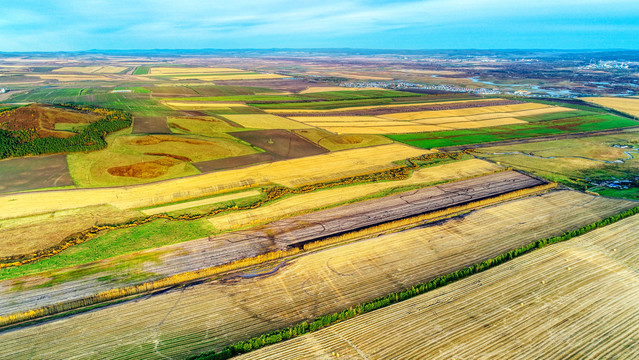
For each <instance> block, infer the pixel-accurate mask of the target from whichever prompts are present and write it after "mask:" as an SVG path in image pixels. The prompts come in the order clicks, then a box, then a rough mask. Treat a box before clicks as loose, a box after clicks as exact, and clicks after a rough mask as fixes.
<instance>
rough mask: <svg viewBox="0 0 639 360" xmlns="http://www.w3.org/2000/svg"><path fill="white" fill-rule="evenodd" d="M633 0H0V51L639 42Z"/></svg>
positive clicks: (638, 5)
mask: <svg viewBox="0 0 639 360" xmlns="http://www.w3.org/2000/svg"><path fill="white" fill-rule="evenodd" d="M638 39H639V0H607V1H606V0H552V1H551V0H528V1H527V0H510V1H505V0H426V1H408V0H406V1H402V0H389V1H381V0H367V1H364V0H319V1H307V0H296V1H290V0H289V1H284V0H257V1H256V0H252V1H248V0H227V1H220V0H182V1H180V0H55V1H51V0H49V1H47V0H0V51H56V50H64V51H73V50H89V49H159V48H162V49H179V48H182V49H185V48H190V49H197V48H219V49H237V48H320V47H322V48H325V47H336V48H342V47H351V48H378V49H400V48H401V49H469V48H475V49H506V48H509V49H513V48H522V49H526V48H538V49H539V48H555V49H556V48H561V49H605V48H626V49H639V40H638Z"/></svg>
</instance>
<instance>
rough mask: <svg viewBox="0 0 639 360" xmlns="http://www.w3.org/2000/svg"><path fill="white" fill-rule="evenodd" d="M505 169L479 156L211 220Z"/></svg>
mask: <svg viewBox="0 0 639 360" xmlns="http://www.w3.org/2000/svg"><path fill="white" fill-rule="evenodd" d="M501 169H503V168H502V167H501V166H499V165H496V164H494V163H491V162H488V161H483V160H478V159H471V160H465V161H459V162H454V163H451V164H445V165H438V166H433V167H428V168H424V169H419V170H416V171H414V172H413V174H412V175H411V177H410V178H409V179H406V180H398V181H387V182H379V183H371V184H362V185H352V186H348V187H345V188H344V187H340V188H336V189H328V190H321V191H315V192H312V193H307V194H301V195H295V196H292V197H287V198H285V199H283V200H280V201H278V202H276V203H274V204H271V205H266V206H262V207H259V208H257V209H252V210H246V211H241V212H235V213H230V214H225V215H220V216H215V217H212V218H211V219H210V221H211V223H212V224H213V225H214V226H215V227H216V228H217V229H219V230H231V229H234V228H240V227H246V226H254V225H256V224H262V223H266V222H270V221H272V220H274V219H278V218H281V217H288V216H292V215H296V214H300V213H306V212H310V211H312V210H314V209H319V208H323V207H329V206H331V205H335V204H340V203H344V202H348V201H352V200H355V199H358V198H362V197H365V196H368V195H371V194H375V193H377V192H380V191H384V190H388V189H392V188H396V187H401V186H409V185H418V184H424V185H425V184H432V183H437V182H443V181H451V180H459V179H463V178H466V177H472V176H479V175H482V174H488V173H491V172H495V171H499V170H501Z"/></svg>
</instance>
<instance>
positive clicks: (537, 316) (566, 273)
mask: <svg viewBox="0 0 639 360" xmlns="http://www.w3.org/2000/svg"><path fill="white" fill-rule="evenodd" d="M637 227H639V216H634V217H631V218H628V219H625V220H622V221H620V222H618V223H615V224H612V225H609V226H607V227H605V228H602V229H598V230H595V231H593V232H591V233H588V234H586V235H582V236H580V237H577V238H574V239H572V240H569V241H567V242H564V243H561V244H555V245H552V246H549V247H546V248H543V249H541V250H538V251H535V252H534V253H532V254H529V255H524V256H522V257H520V258H517V259H515V260H512V261H510V262H508V263H507V264H504V265H501V266H498V267H496V268H493V269H490V270H488V271H486V272H484V273H480V274H476V275H473V276H471V277H469V278H467V279H464V280H461V281H459V282H456V283H454V284H451V285H448V286H445V287H442V288H440V289H437V290H434V291H432V292H429V293H426V294H423V295H420V296H417V297H415V298H413V299H409V300H406V301H403V302H400V303H398V304H394V305H391V306H389V307H386V308H382V309H379V310H375V311H373V312H371V313H368V314H364V315H361V316H358V317H355V318H353V319H350V320H347V321H344V322H341V323H338V324H335V325H333V326H330V327H329V328H326V329H323V330H320V331H317V332H315V333H311V334H308V335H304V336H302V337H300V338H296V339H292V340H290V341H286V342H282V343H279V344H276V345H273V346H269V347H266V348H263V349H260V350H257V351H255V352H252V353H249V354H246V355H243V356H239V357H238V359H277V360H287V359H329V358H336V357H337V356H338V355H339V357H340V358H344V359H415V358H424V359H489V358H493V357H495V356H498V357H500V358H507V359H567V358H572V357H578V358H584V359H598V358H610V359H632V358H636V357H637V349H636V346H635V342H636V340H635V335H636V334H637V333H639V323H638V322H637V321H636V319H637V315H638V312H637V309H639V287H637V286H636V282H637V269H638V267H639V262H638V261H637V259H639V246H638V243H637V241H636V231H635V230H636V229H637ZM389 334H392V335H389ZM336 354H337V355H336ZM497 354H498V355H497Z"/></svg>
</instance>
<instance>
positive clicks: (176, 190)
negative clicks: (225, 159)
mask: <svg viewBox="0 0 639 360" xmlns="http://www.w3.org/2000/svg"><path fill="white" fill-rule="evenodd" d="M427 152H428V151H424V150H420V149H415V148H413V147H410V146H405V145H402V144H389V145H381V146H377V147H370V148H363V149H352V150H345V151H339V152H335V153H328V154H322V155H317V156H309V157H305V158H300V159H292V160H284V161H278V162H274V163H270V164H262V165H256V166H251V167H248V168H244V169H236V170H228V171H223V172H216V173H212V174H203V175H199V176H192V177H186V178H180V179H173V180H168V181H163V182H157V183H153V184H145V185H137V186H129V187H120V188H100V189H76V190H61V191H47V192H39V193H24V194H12V195H2V196H0V219H4V218H12V217H20V216H27V215H32V214H37V213H48V212H53V211H59V210H64V209H72V208H78V207H83V206H91V205H98V204H111V205H114V206H116V207H118V208H121V209H131V208H140V207H147V206H154V205H159V204H162V203H169V202H175V201H180V200H186V199H189V198H194V197H201V196H208V195H214V194H216V193H222V192H227V191H232V190H240V189H244V188H248V187H256V186H265V185H269V184H282V185H284V186H288V187H296V186H301V185H304V184H312V183H318V182H322V181H328V180H332V179H338V178H342V177H347V176H352V175H358V174H366V173H370V172H374V171H380V170H384V169H389V168H394V167H395V165H394V164H392V162H393V161H398V160H402V159H406V158H410V157H415V156H419V155H422V154H424V153H427ZM318 166H322V167H323V168H324V169H325V171H324V172H321V173H318V172H317V167H318ZM44 194H46V196H43V195H44Z"/></svg>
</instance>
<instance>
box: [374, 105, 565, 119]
mask: <svg viewBox="0 0 639 360" xmlns="http://www.w3.org/2000/svg"><path fill="white" fill-rule="evenodd" d="M540 109H545V110H543V112H536V113H523V114H522V115H513V114H512V112H522V111H529V110H537V111H539V110H540ZM560 111H574V109H568V108H563V107H558V106H549V105H544V104H537V103H525V104H515V105H500V106H484V107H474V108H465V109H453V110H436V111H416V112H405V113H397V114H387V115H380V117H382V118H386V119H395V120H404V121H410V120H422V119H432V118H447V117H458V116H473V115H480V114H490V115H492V114H504V115H497V116H496V117H504V116H507V117H513V116H525V115H536V114H540V113H545V112H549V113H552V112H560ZM479 119H486V118H485V117H480V118H469V119H468V120H479Z"/></svg>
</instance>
